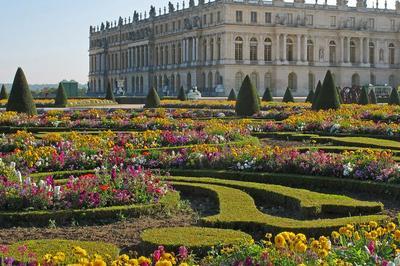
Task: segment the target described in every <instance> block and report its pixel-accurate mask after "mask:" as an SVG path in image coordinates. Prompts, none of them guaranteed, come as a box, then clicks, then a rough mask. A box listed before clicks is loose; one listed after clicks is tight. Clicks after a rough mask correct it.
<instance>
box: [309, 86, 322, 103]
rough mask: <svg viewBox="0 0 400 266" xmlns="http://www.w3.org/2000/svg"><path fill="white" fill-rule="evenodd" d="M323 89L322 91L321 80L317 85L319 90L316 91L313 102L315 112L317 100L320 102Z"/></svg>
mask: <svg viewBox="0 0 400 266" xmlns="http://www.w3.org/2000/svg"><path fill="white" fill-rule="evenodd" d="M321 89H322V83H321V81H320V80H319V81H318V84H317V88H316V89H315V93H314V98H313V100H312V107H311V108H312V109H313V110H315V106H316V105H317V100H318V97H319V94H320V93H321Z"/></svg>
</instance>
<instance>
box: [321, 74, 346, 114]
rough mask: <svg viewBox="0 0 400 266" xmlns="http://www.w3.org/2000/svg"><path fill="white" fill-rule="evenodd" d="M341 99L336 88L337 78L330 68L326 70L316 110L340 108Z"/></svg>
mask: <svg viewBox="0 0 400 266" xmlns="http://www.w3.org/2000/svg"><path fill="white" fill-rule="evenodd" d="M339 108H340V99H339V94H338V91H337V89H336V85H335V80H334V78H333V76H332V73H331V71H330V70H328V71H327V72H326V75H325V79H324V83H323V84H322V89H321V92H320V94H319V96H318V99H317V102H316V106H315V110H317V111H318V110H329V109H339Z"/></svg>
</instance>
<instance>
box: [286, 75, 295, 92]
mask: <svg viewBox="0 0 400 266" xmlns="http://www.w3.org/2000/svg"><path fill="white" fill-rule="evenodd" d="M288 87H289V89H291V90H297V75H296V73H294V72H292V73H290V74H289V76H288Z"/></svg>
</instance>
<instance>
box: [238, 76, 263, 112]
mask: <svg viewBox="0 0 400 266" xmlns="http://www.w3.org/2000/svg"><path fill="white" fill-rule="evenodd" d="M235 111H236V114H237V115H238V116H251V115H254V114H256V113H258V112H260V98H259V97H258V93H257V91H256V88H255V87H254V85H253V84H252V83H251V81H250V78H249V76H248V75H247V76H246V77H245V79H244V80H243V83H242V86H241V87H240V90H239V94H238V97H237V100H236V107H235Z"/></svg>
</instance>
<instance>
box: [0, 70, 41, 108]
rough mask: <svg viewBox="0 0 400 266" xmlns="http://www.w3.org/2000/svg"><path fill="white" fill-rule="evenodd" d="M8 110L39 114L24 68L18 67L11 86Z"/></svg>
mask: <svg viewBox="0 0 400 266" xmlns="http://www.w3.org/2000/svg"><path fill="white" fill-rule="evenodd" d="M6 109H7V111H15V112H18V113H26V114H28V115H35V114H37V110H36V105H35V103H34V101H33V97H32V93H31V91H30V89H29V86H28V82H27V81H26V77H25V74H24V71H23V70H22V68H20V67H19V68H18V70H17V73H16V74H15V77H14V82H13V85H12V88H11V93H10V98H9V99H8V103H7V108H6Z"/></svg>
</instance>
